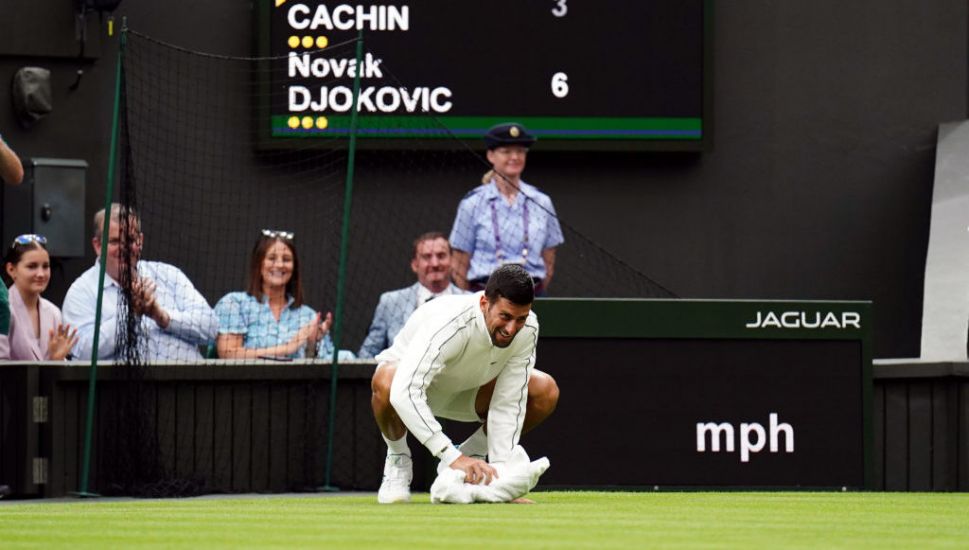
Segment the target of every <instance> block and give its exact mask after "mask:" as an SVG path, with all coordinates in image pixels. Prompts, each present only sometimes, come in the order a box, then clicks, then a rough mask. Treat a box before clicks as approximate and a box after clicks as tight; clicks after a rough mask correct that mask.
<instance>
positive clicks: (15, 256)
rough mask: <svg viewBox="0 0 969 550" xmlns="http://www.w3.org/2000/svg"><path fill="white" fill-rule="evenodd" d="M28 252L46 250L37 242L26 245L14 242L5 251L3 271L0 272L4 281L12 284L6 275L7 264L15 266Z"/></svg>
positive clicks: (11, 280)
mask: <svg viewBox="0 0 969 550" xmlns="http://www.w3.org/2000/svg"><path fill="white" fill-rule="evenodd" d="M30 250H47V247H46V246H44V245H43V244H42V243H40V242H39V241H30V242H29V243H27V244H20V243H16V242H15V243H13V244H11V245H10V248H8V249H7V254H6V255H5V256H4V258H3V269H2V270H0V271H3V280H4V281H6V282H8V283H10V284H13V279H11V278H10V276H8V275H7V264H13V265H17V264H18V263H20V259H21V258H23V257H24V254H26V253H27V252H28V251H30ZM0 284H2V283H0Z"/></svg>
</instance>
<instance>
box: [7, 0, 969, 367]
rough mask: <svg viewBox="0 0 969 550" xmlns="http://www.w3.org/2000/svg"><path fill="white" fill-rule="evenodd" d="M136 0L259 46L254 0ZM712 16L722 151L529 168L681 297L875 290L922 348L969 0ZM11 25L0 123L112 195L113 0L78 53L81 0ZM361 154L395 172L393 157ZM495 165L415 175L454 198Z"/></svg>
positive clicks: (46, 7) (888, 316) (569, 215)
mask: <svg viewBox="0 0 969 550" xmlns="http://www.w3.org/2000/svg"><path fill="white" fill-rule="evenodd" d="M122 15H127V16H128V21H129V25H130V26H131V27H132V28H135V29H137V30H139V31H141V32H143V33H146V34H149V35H152V36H154V37H157V38H159V39H161V40H165V41H167V42H171V43H175V44H179V45H182V46H185V47H188V48H191V49H196V50H201V51H209V52H215V53H224V54H231V55H250V54H252V53H253V48H254V39H253V25H252V15H253V14H252V3H251V2H248V1H239V0H211V1H209V2H190V1H188V0H173V1H170V2H147V1H138V0H127V1H126V2H124V3H123V4H122V6H121V8H120V9H119V11H118V12H117V16H118V17H119V18H120V16H122ZM714 27H715V34H714V44H713V46H714V47H713V51H714V54H713V57H714V75H715V76H714V78H715V88H714V124H715V130H714V131H715V137H714V141H713V150H712V151H710V152H707V153H704V154H701V155H687V154H660V153H579V154H577V153H553V152H543V151H541V149H540V148H537V149H536V150H535V151H534V152H533V154H532V155H530V158H529V167H528V171H527V173H526V177H527V179H528V181H529V182H531V183H534V184H536V185H539V186H540V187H542V188H543V189H544V190H545V191H547V192H548V193H549V194H551V195H552V196H553V198H554V200H555V204H556V208H557V209H558V211H559V215H560V216H561V217H562V218H564V219H567V220H568V221H569V223H571V224H572V225H573V226H575V227H576V228H577V229H578V230H580V231H582V232H583V233H585V234H586V235H588V236H590V237H591V238H593V239H594V240H597V241H599V242H601V243H603V244H605V245H606V246H608V247H609V248H611V249H612V250H613V251H615V252H616V253H617V254H618V255H619V256H621V257H622V258H623V259H625V260H626V261H627V262H629V263H630V264H632V265H633V266H635V267H636V268H638V269H639V270H641V271H643V272H645V273H647V274H649V275H650V276H651V277H653V278H654V279H655V280H657V281H659V282H661V283H663V284H664V285H666V286H667V287H669V288H670V289H672V290H673V291H675V292H676V293H677V294H678V295H680V296H682V297H703V298H762V299H773V298H777V299H782V298H783V299H866V300H873V301H874V304H875V307H874V311H875V351H876V356H878V357H911V356H917V355H918V353H919V338H920V336H919V331H920V318H921V303H922V302H921V295H922V279H923V268H924V260H925V252H926V245H927V242H928V230H929V212H930V201H931V193H932V179H933V165H934V158H935V133H936V126H937V124H938V123H940V122H945V121H952V120H958V119H962V118H965V117H966V115H967V96H969V86H967V67H969V53H967V50H969V46H967V45H969V6H967V4H966V2H965V1H964V0H939V1H935V2H922V1H919V0H859V1H855V2H848V3H845V2H837V1H832V0H821V1H818V0H811V1H808V0H792V1H786V2H771V1H766V0H764V1H757V0H732V1H730V2H720V3H716V6H715V14H714ZM0 28H2V32H0V82H2V83H3V85H2V86H0V132H2V133H3V135H4V137H5V138H6V139H7V140H8V141H9V142H10V143H11V144H12V146H13V147H14V148H15V149H16V150H17V152H18V153H19V154H20V155H21V156H23V157H62V158H79V159H84V160H86V161H87V162H88V163H89V164H90V169H89V172H88V193H87V199H86V204H85V205H84V208H85V214H86V216H89V215H90V214H92V213H93V212H94V210H96V209H97V208H98V207H99V206H100V205H101V204H102V203H103V197H104V189H105V175H106V168H107V166H106V165H107V155H108V143H109V137H110V131H109V130H110V128H109V127H110V118H111V117H110V113H111V104H112V90H113V84H114V63H115V52H116V45H117V44H116V42H117V39H116V37H115V38H108V37H106V36H105V30H104V27H103V26H101V25H99V24H98V22H97V18H96V17H95V18H94V21H92V22H91V23H90V24H89V29H90V34H89V41H88V44H87V47H86V48H85V56H86V57H84V58H79V57H78V48H77V43H76V42H75V41H74V23H73V16H72V14H71V9H70V3H67V2H62V1H59V0H7V2H5V6H4V15H3V20H2V23H0ZM24 65H40V66H43V67H47V68H49V69H51V70H52V72H53V82H54V112H53V114H52V115H51V116H50V117H48V118H47V119H46V120H44V121H42V122H40V123H39V124H37V125H36V126H35V127H33V128H32V129H30V130H24V129H22V128H20V127H18V126H17V123H16V121H15V120H14V115H13V112H12V109H11V108H10V107H9V105H10V90H9V85H8V83H9V82H10V79H11V78H12V76H13V73H14V71H15V70H16V69H17V68H19V67H21V66H24ZM79 68H81V69H84V71H85V76H84V78H83V80H82V82H81V85H80V87H79V88H78V89H77V90H75V91H69V90H68V87H69V86H70V84H71V83H72V82H74V78H75V73H76V71H77V69H79ZM240 93H242V92H241V91H240ZM243 133H244V132H243ZM363 162H366V163H368V164H371V165H370V166H369V167H368V170H370V171H371V173H373V171H374V170H379V155H373V154H371V155H365V156H364V158H363ZM388 176H389V175H388ZM478 176H479V174H477V173H469V174H466V175H464V176H462V179H460V180H459V181H455V180H454V179H452V177H450V176H447V177H445V176H440V181H428V182H426V185H427V189H422V190H417V191H418V192H419V193H420V194H421V195H423V196H426V194H428V193H429V194H431V195H432V196H433V194H434V193H435V190H441V193H442V196H445V197H450V196H452V195H453V194H454V193H455V191H454V190H455V187H458V188H460V189H468V188H470V187H471V186H472V185H473V184H474V182H475V180H476V178H477V177H478ZM448 204H450V203H448ZM452 212H453V210H452ZM449 215H451V214H449ZM444 229H445V230H446V229H447V228H444ZM86 231H89V230H88V229H86ZM88 237H90V235H88ZM406 240H407V239H403V240H402V242H406ZM381 248H382V249H384V250H386V251H387V262H388V266H390V267H389V268H388V269H387V270H386V271H384V272H382V273H380V274H377V275H376V276H377V277H382V278H384V279H385V283H386V284H385V285H384V286H385V287H386V288H387V289H391V288H397V287H401V286H404V285H406V284H409V283H410V282H411V281H412V279H413V276H412V275H411V273H410V271H409V268H408V263H407V262H408V256H409V250H407V248H406V246H396V243H395V245H394V246H382V247H381ZM563 253H564V254H567V251H563ZM92 261H93V253H90V254H89V255H88V257H86V258H84V259H69V260H64V261H62V262H59V266H57V267H56V269H55V273H54V280H53V282H52V285H51V289H50V290H49V291H48V295H49V298H50V299H52V300H53V301H54V302H55V303H60V301H61V299H62V297H63V294H64V292H66V290H67V287H68V286H69V284H70V283H71V281H73V279H74V278H75V277H76V276H77V275H78V274H80V273H81V272H82V271H83V270H84V269H86V268H87V267H88V266H89V265H90V264H91V262H92ZM561 269H563V270H564V269H567V264H566V263H564V262H563V264H562V267H561ZM208 298H209V299H210V300H212V301H213V302H214V301H215V300H216V299H217V298H218V296H209V297H208ZM375 300H376V296H374V301H375ZM366 307H367V308H370V309H368V311H367V313H366V315H369V313H370V311H372V304H369V305H367V306H366ZM352 336H353V335H348V338H350V340H349V341H348V342H347V346H346V347H351V348H352V347H356V345H357V341H356V340H355V339H353V338H352Z"/></svg>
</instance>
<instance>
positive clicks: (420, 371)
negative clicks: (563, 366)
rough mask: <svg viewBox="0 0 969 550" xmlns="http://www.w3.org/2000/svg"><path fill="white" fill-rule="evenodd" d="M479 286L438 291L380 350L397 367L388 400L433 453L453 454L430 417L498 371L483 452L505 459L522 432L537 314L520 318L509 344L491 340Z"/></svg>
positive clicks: (379, 357)
mask: <svg viewBox="0 0 969 550" xmlns="http://www.w3.org/2000/svg"><path fill="white" fill-rule="evenodd" d="M481 295H482V293H481V292H478V293H476V294H470V295H463V296H442V297H440V298H437V299H435V300H432V301H430V302H428V303H426V304H424V305H423V306H421V307H420V308H418V309H417V311H415V312H414V313H413V314H412V315H411V317H410V319H408V320H407V323H406V324H405V325H404V328H403V329H401V331H400V333H398V334H397V337H396V338H395V339H394V343H393V345H392V346H391V347H390V348H388V349H386V350H384V351H383V352H381V353H380V354H379V355H377V357H376V359H377V360H378V361H380V362H388V363H394V364H396V365H397V371H396V374H395V375H394V381H393V384H392V385H391V390H390V402H391V405H393V407H394V410H395V411H397V414H398V415H399V416H400V419H401V420H402V421H403V422H404V425H405V426H407V429H408V430H410V432H411V433H412V434H413V435H414V437H416V438H417V440H418V441H420V442H421V443H423V444H424V446H426V447H427V448H428V450H429V451H431V453H432V454H433V455H434V456H437V457H440V458H442V459H443V458H444V455H450V456H454V455H455V451H454V444H453V443H452V442H451V439H450V438H449V437H448V436H447V435H445V434H444V432H443V430H442V429H441V424H440V423H439V422H438V421H437V420H436V419H435V418H434V416H435V413H438V412H441V411H437V410H435V407H436V406H437V408H440V409H443V408H445V406H446V405H447V404H448V403H449V402H450V400H451V399H452V398H453V396H455V395H456V394H457V393H460V392H463V391H467V390H471V389H474V388H479V387H481V386H483V385H485V384H487V383H488V382H490V381H491V380H494V379H496V378H497V381H496V382H495V391H494V394H493V396H492V398H491V405H490V407H489V411H488V458H489V460H490V461H491V462H504V461H505V460H507V458H508V457H509V456H510V454H511V452H512V450H513V449H514V448H515V445H517V444H518V440H519V438H520V437H521V432H522V424H523V423H524V421H525V405H526V402H527V399H528V377H529V376H530V375H531V371H532V369H533V368H534V366H535V346H536V344H537V343H538V317H537V316H536V315H535V313H534V312H531V313H529V315H528V319H527V320H526V321H525V325H524V326H523V327H522V328H521V330H520V331H519V332H518V334H516V335H515V339H514V340H513V341H512V343H511V344H510V345H509V346H508V347H506V348H500V347H496V346H495V345H494V344H492V342H491V336H490V335H489V334H488V329H487V325H486V324H485V319H484V314H483V313H482V311H481V306H480V301H481Z"/></svg>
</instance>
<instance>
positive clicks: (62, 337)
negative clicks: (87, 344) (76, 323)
mask: <svg viewBox="0 0 969 550" xmlns="http://www.w3.org/2000/svg"><path fill="white" fill-rule="evenodd" d="M48 334H49V336H50V340H49V342H48V343H47V358H48V359H50V360H51V361H60V360H61V359H64V358H65V357H67V355H68V354H69V353H71V349H72V348H73V347H74V344H77V329H76V328H75V329H71V325H68V324H66V323H61V324H59V325H57V327H55V328H52V329H50V332H49V333H48Z"/></svg>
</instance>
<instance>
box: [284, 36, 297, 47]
mask: <svg viewBox="0 0 969 550" xmlns="http://www.w3.org/2000/svg"><path fill="white" fill-rule="evenodd" d="M286 43H287V44H289V47H290V48H298V47H299V37H298V36H290V37H289V40H287V41H286Z"/></svg>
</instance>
